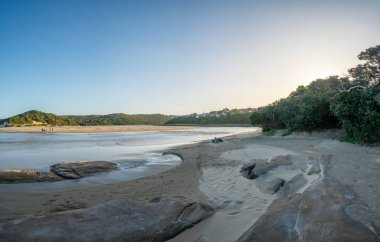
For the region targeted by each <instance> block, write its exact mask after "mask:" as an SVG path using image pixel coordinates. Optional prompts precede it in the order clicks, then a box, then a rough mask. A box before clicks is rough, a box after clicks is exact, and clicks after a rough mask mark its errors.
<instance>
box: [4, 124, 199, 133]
mask: <svg viewBox="0 0 380 242" xmlns="http://www.w3.org/2000/svg"><path fill="white" fill-rule="evenodd" d="M42 128H44V129H49V128H53V131H49V133H106V132H137V131H164V130H188V129H193V127H191V126H162V125H107V126H54V127H47V126H30V127H2V128H0V132H3V133H41V129H42Z"/></svg>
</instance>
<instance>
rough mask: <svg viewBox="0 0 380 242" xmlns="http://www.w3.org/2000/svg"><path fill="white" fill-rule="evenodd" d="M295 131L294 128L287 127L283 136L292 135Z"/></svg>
mask: <svg viewBox="0 0 380 242" xmlns="http://www.w3.org/2000/svg"><path fill="white" fill-rule="evenodd" d="M292 133H293V130H291V129H287V130H286V131H285V132H284V133H283V134H282V136H288V135H291V134H292Z"/></svg>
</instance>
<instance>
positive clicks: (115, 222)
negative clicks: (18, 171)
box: [0, 197, 213, 242]
mask: <svg viewBox="0 0 380 242" xmlns="http://www.w3.org/2000/svg"><path fill="white" fill-rule="evenodd" d="M211 214H213V210H212V208H211V207H209V206H207V205H205V204H202V203H198V202H190V201H188V200H186V199H185V198H183V197H159V198H156V199H153V200H151V201H149V202H137V201H133V200H114V201H109V202H107V203H104V204H101V205H97V206H94V207H90V208H86V209H77V210H72V211H66V212H60V213H55V214H52V215H48V216H43V217H36V218H25V219H15V220H6V221H0V240H1V241H41V242H43V241H131V242H132V241H133V242H137V241H165V240H168V239H170V238H172V237H174V236H175V235H177V234H179V233H180V232H182V231H183V230H185V229H187V228H190V227H192V226H193V225H194V224H196V223H198V222H199V221H201V220H202V219H204V218H206V217H208V216H210V215H211Z"/></svg>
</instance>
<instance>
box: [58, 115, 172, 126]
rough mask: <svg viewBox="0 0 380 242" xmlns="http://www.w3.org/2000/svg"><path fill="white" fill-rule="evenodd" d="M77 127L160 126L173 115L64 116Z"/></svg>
mask: <svg viewBox="0 0 380 242" xmlns="http://www.w3.org/2000/svg"><path fill="white" fill-rule="evenodd" d="M64 117H65V118H67V119H69V120H72V121H74V122H76V123H78V124H79V125H84V126H87V125H137V124H141V125H162V124H165V123H166V122H167V121H169V120H170V119H173V118H174V117H175V116H173V115H164V114H134V115H131V114H124V113H114V114H107V115H81V116H79V115H78V116H74V115H71V116H64Z"/></svg>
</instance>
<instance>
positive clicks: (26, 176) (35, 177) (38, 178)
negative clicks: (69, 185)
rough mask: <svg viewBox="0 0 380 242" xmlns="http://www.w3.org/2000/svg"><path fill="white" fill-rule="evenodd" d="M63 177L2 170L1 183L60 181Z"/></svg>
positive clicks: (45, 173) (52, 174)
mask: <svg viewBox="0 0 380 242" xmlns="http://www.w3.org/2000/svg"><path fill="white" fill-rule="evenodd" d="M60 180H62V178H61V177H59V176H57V175H55V174H54V173H51V172H39V171H33V170H0V183H27V182H53V181H60Z"/></svg>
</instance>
